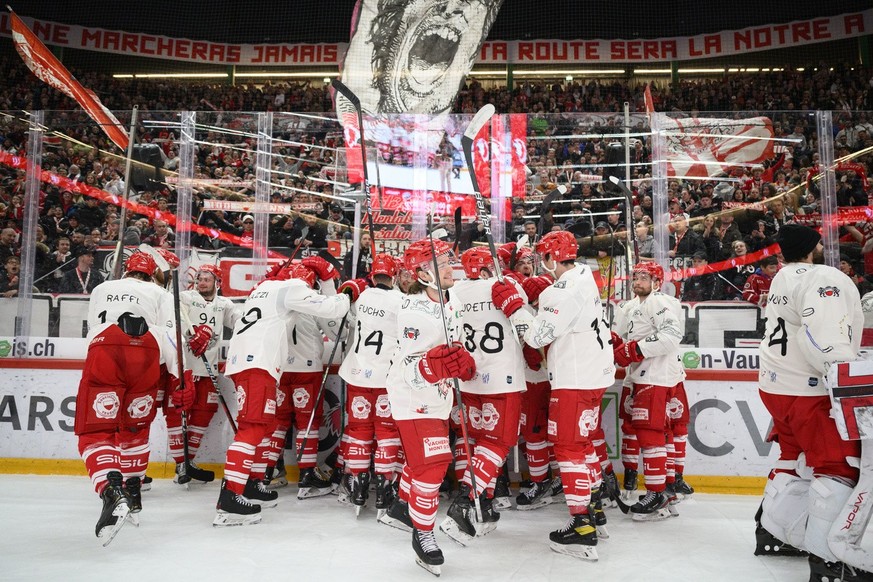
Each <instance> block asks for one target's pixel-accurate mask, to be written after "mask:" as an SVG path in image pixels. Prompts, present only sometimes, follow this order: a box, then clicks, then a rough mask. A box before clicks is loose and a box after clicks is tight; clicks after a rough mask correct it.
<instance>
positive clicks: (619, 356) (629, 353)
mask: <svg viewBox="0 0 873 582" xmlns="http://www.w3.org/2000/svg"><path fill="white" fill-rule="evenodd" d="M612 355H613V357H615V363H616V364H618V365H619V366H621V367H622V368H627V367H628V366H629V365H630V364H635V363H637V362H642V361H643V358H644V356H643V352H641V351H640V347H639V346H638V345H637V340H631V341H629V342H625V343H623V344H621V345H620V346H618V347H615V348H612Z"/></svg>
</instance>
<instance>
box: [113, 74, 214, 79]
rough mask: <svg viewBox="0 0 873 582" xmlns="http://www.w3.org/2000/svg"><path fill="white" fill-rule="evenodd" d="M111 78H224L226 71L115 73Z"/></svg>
mask: <svg viewBox="0 0 873 582" xmlns="http://www.w3.org/2000/svg"><path fill="white" fill-rule="evenodd" d="M112 78H113V79H226V78H227V73H134V74H132V75H131V74H129V73H117V74H115V75H112Z"/></svg>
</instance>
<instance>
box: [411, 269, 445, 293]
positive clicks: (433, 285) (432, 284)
mask: <svg viewBox="0 0 873 582" xmlns="http://www.w3.org/2000/svg"><path fill="white" fill-rule="evenodd" d="M429 266H430V265H424V264H422V266H420V267H419V268H418V271H419V273H420V272H422V271H423V272H425V273H427V274H428V275H430V281H425V280H424V279H422V278H421V275H417V276H416V279H418V282H419V283H421V284H422V285H424V286H425V287H429V288H431V289H433V290H434V291H436V292H437V293H439V292H440V288H439V287H438V286H437V284H436V277H439V273H437V274H436V276H434V274H433V273H431V269H429V268H428V267H429Z"/></svg>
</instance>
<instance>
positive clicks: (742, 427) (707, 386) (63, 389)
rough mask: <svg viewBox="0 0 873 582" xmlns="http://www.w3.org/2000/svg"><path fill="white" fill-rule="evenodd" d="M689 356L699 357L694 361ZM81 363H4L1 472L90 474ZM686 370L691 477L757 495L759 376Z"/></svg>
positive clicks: (335, 416)
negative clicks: (80, 448)
mask: <svg viewBox="0 0 873 582" xmlns="http://www.w3.org/2000/svg"><path fill="white" fill-rule="evenodd" d="M52 339H53V340H54V341H55V342H60V343H59V344H53V345H56V348H55V351H56V352H57V351H58V350H64V353H65V352H66V351H67V350H69V351H72V352H73V353H74V352H75V347H73V346H71V345H69V344H66V342H64V341H63V340H62V339H61V338H52ZM3 341H6V340H0V349H2V347H3V346H2V342H3ZM41 341H43V343H40V342H41ZM72 341H76V340H72ZM79 341H81V340H79ZM65 344H66V345H65ZM36 345H42V346H45V343H44V340H39V339H36V340H34V339H32V341H31V345H29V346H28V350H33V349H34V348H35V346H36ZM16 349H21V348H16ZM720 351H724V350H720ZM756 351H757V350H734V352H744V353H732V354H729V357H731V358H733V362H736V361H737V358H738V357H742V358H745V359H747V361H748V362H749V363H750V364H751V363H756V359H757V358H756V356H754V355H750V354H749V353H746V352H756ZM699 352H706V350H700V349H697V350H695V354H697V356H700V360H706V359H707V358H708V359H709V360H712V361H714V360H717V359H720V358H719V353H718V352H719V351H715V350H712V352H713V353H712V354H710V355H708V356H707V355H706V353H704V354H702V355H701V354H699ZM690 359H691V360H692V361H693V360H695V359H696V357H690ZM721 359H723V357H722V358H721ZM756 367H757V366H756ZM81 368H82V361H81V360H80V359H58V356H57V355H55V358H54V359H40V360H34V359H2V360H0V473H37V474H76V475H78V474H85V470H84V465H83V463H82V461H81V460H80V459H79V456H78V454H77V450H76V438H75V435H74V434H73V432H72V431H73V418H74V416H75V396H76V389H77V386H78V383H79V379H80V377H81ZM688 375H689V377H688V380H687V381H686V383H685V386H686V390H687V392H688V400H689V406H690V411H689V412H690V418H691V421H690V425H689V427H688V428H689V435H688V456H687V463H686V479H687V480H689V481H690V482H692V483H693V485H694V486H695V487H696V488H700V489H701V490H705V491H712V492H748V493H756V494H757V493H760V492H761V491H762V490H763V485H764V477H765V476H766V474H767V472H768V471H769V469H770V467H771V466H772V464H773V462H774V460H775V459H776V458H777V456H778V446H777V445H775V444H774V443H770V442H767V440H766V436H767V434H768V433H769V431H770V428H771V420H770V417H769V415H768V414H767V411H766V409H765V408H764V406H763V404H762V403H761V401H760V398H759V397H758V394H757V384H756V382H755V379H756V376H757V372H756V371H755V370H742V369H739V370H737V369H733V370H724V369H723V370H712V369H696V370H694V369H692V370H689V371H688ZM340 384H341V383H340V380H339V378H338V377H337V376H335V375H330V376H329V377H328V382H327V387H328V393H327V396H326V399H325V404H324V413H325V422H324V426H323V427H322V431H321V446H320V451H321V455H322V457H326V456H327V454H328V453H329V452H330V451H331V450H332V449H333V447H334V446H335V445H336V443H337V440H338V438H339V430H338V427H339V424H340V422H341V416H340V414H339V389H340ZM222 388H223V392H224V394H225V395H226V397H228V398H227V400H228V403H229V405H230V406H231V408H232V409H233V408H234V407H235V399H234V398H232V397H230V396H232V386H231V383H230V382H228V381H227V380H226V379H224V378H222ZM620 393H621V381H620V380H617V381H616V384H615V385H614V386H613V387H612V388H611V389H610V390H608V392H607V395H606V397H605V399H604V404H603V417H604V419H603V424H604V429H605V432H606V437H607V446H608V449H609V456H610V457H611V458H612V459H614V460H616V461H617V460H618V457H619V452H620V447H619V441H618V438H619V430H618V425H619V421H618V418H617V408H616V404H617V400H618V397H619V395H620ZM231 437H232V433H231V430H230V428H229V426H228V423H227V422H226V419H225V418H224V415H223V413H222V412H221V411H219V412H218V413H217V414H216V415H215V418H213V421H212V424H211V425H210V428H209V431H208V432H207V434H206V436H205V438H204V440H203V444H202V446H201V449H200V453H199V454H198V457H197V459H198V462H200V464H201V465H206V466H209V467H210V468H214V469H220V463H223V461H224V454H225V451H226V449H227V445H228V444H229V443H230V440H231ZM151 446H152V453H151V463H152V464H151V466H150V469H149V474H150V475H152V476H154V477H162V476H167V477H169V476H172V462H171V460H170V458H169V456H168V453H167V439H166V425H165V423H164V419H163V416H162V414H161V413H160V412H158V418H157V419H156V420H155V422H154V424H153V425H152V431H151ZM287 459H293V455H290V454H287V455H286V460H287ZM168 461H170V462H168ZM291 462H292V463H293V460H292V461H291ZM509 462H510V468H511V469H512V470H513V472H514V473H518V472H523V471H524V470H525V467H524V462H523V454H518V455H515V454H512V453H511V454H510V461H509ZM616 471H617V472H619V473H621V471H622V469H621V464H620V462H617V463H616Z"/></svg>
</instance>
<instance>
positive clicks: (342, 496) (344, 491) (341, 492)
mask: <svg viewBox="0 0 873 582" xmlns="http://www.w3.org/2000/svg"><path fill="white" fill-rule="evenodd" d="M353 479H354V475H352V474H351V473H343V474H342V475H341V476H340V479H339V486H338V487H337V488H336V489H335V490H334V494H335V495H336V500H337V501H338V502H340V503H342V504H343V505H351V504H352V480H353Z"/></svg>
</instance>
